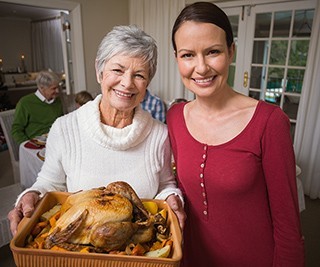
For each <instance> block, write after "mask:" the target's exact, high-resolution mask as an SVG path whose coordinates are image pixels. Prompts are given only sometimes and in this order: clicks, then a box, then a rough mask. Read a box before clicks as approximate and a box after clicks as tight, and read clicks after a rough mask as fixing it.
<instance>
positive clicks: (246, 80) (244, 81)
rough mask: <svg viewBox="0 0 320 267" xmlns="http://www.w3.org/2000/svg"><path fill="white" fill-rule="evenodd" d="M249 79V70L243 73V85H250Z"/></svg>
mask: <svg viewBox="0 0 320 267" xmlns="http://www.w3.org/2000/svg"><path fill="white" fill-rule="evenodd" d="M248 79H249V75H248V72H247V71H245V72H244V75H243V87H248Z"/></svg>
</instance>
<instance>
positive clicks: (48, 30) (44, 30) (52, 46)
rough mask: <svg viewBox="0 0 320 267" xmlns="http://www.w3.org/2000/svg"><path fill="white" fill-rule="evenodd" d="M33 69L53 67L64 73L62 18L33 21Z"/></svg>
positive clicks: (56, 70) (54, 69) (52, 68)
mask: <svg viewBox="0 0 320 267" xmlns="http://www.w3.org/2000/svg"><path fill="white" fill-rule="evenodd" d="M31 40H32V61H33V70H34V71H40V70H44V69H51V70H53V71H55V72H57V73H62V72H63V69H64V66H63V55H62V44H61V22H60V19H50V20H45V21H39V22H32V23H31Z"/></svg>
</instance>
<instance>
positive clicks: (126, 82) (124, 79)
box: [121, 73, 133, 88]
mask: <svg viewBox="0 0 320 267" xmlns="http://www.w3.org/2000/svg"><path fill="white" fill-rule="evenodd" d="M132 84H133V81H132V77H131V75H130V74H126V73H124V74H123V75H122V76H121V86H122V87H124V88H130V87H132Z"/></svg>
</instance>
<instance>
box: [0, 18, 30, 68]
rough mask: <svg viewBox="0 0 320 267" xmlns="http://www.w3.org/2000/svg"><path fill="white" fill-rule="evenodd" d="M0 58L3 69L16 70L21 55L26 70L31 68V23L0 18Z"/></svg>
mask: <svg viewBox="0 0 320 267" xmlns="http://www.w3.org/2000/svg"><path fill="white" fill-rule="evenodd" d="M0 25H1V27H0V36H1V41H0V59H2V61H3V68H4V70H5V71H16V70H17V67H18V66H19V63H20V60H21V55H24V56H25V65H26V67H27V70H31V40H30V30H31V25H30V21H29V20H23V19H20V20H17V19H10V18H0Z"/></svg>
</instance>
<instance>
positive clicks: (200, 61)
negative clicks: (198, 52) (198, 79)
mask: <svg viewBox="0 0 320 267" xmlns="http://www.w3.org/2000/svg"><path fill="white" fill-rule="evenodd" d="M208 69H209V68H208V64H207V62H206V60H205V58H204V57H203V56H199V57H198V58H197V62H196V66H195V70H196V72H197V73H199V74H205V73H206V72H207V71H208Z"/></svg>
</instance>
